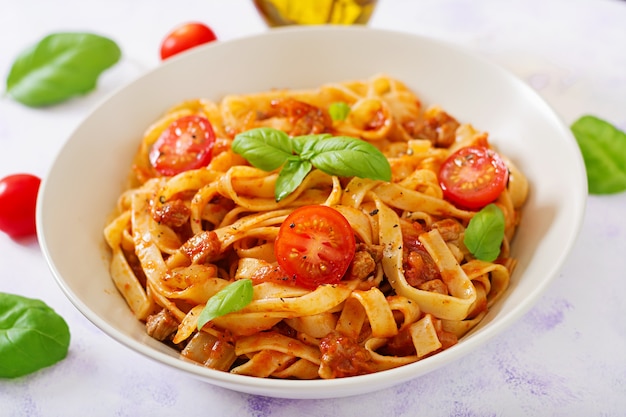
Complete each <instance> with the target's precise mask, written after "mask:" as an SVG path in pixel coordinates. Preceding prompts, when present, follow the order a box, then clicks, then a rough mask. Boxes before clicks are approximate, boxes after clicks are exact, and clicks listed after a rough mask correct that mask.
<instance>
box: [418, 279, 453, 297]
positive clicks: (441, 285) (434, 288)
mask: <svg viewBox="0 0 626 417" xmlns="http://www.w3.org/2000/svg"><path fill="white" fill-rule="evenodd" d="M417 288H419V289H420V290H423V291H430V292H436V293H438V294H446V295H447V294H448V286H447V285H446V283H445V282H443V281H442V280H440V279H431V280H430V281H426V282H424V283H422V284H420V285H418V286H417Z"/></svg>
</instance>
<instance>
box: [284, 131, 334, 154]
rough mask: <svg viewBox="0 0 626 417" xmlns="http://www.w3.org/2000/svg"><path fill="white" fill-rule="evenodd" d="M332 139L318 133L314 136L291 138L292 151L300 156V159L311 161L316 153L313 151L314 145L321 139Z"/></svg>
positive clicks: (326, 134)
mask: <svg viewBox="0 0 626 417" xmlns="http://www.w3.org/2000/svg"><path fill="white" fill-rule="evenodd" d="M330 137H332V135H331V134H329V133H319V134H316V135H302V136H295V137H293V138H291V142H292V143H293V151H294V152H295V153H296V154H297V155H300V158H302V159H307V160H308V159H311V158H312V157H313V156H314V155H315V154H316V153H317V152H316V151H315V146H316V143H317V142H319V141H320V140H323V139H328V138H330Z"/></svg>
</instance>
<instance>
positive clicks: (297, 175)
mask: <svg viewBox="0 0 626 417" xmlns="http://www.w3.org/2000/svg"><path fill="white" fill-rule="evenodd" d="M312 168H313V165H311V163H310V162H309V161H303V160H301V159H300V158H297V157H295V158H290V159H288V160H287V163H286V164H285V165H284V166H283V169H281V170H280V173H279V174H278V178H277V179H276V186H275V187H276V189H275V191H274V195H275V198H276V201H280V200H282V199H283V198H285V197H287V196H288V195H289V194H291V193H292V192H293V191H294V190H295V189H296V188H298V186H299V185H300V184H302V181H303V180H304V177H306V175H307V174H308V173H309V172H310V171H311V169H312Z"/></svg>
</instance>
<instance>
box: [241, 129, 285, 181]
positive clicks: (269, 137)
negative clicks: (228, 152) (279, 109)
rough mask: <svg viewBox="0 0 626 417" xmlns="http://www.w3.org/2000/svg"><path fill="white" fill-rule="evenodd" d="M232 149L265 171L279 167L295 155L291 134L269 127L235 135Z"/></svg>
mask: <svg viewBox="0 0 626 417" xmlns="http://www.w3.org/2000/svg"><path fill="white" fill-rule="evenodd" d="M231 149H232V150H233V152H235V153H237V154H239V155H241V156H243V157H244V158H246V159H247V160H248V162H250V164H252V166H254V167H256V168H259V169H262V170H263V171H273V170H275V169H277V168H279V167H280V166H281V165H283V164H284V163H285V161H287V158H289V157H291V156H292V155H293V144H292V141H291V139H290V138H289V135H287V134H286V133H285V132H283V131H282V130H278V129H273V128H269V127H259V128H256V129H250V130H248V131H245V132H242V133H239V134H238V135H237V136H235V140H234V141H233V143H232V147H231Z"/></svg>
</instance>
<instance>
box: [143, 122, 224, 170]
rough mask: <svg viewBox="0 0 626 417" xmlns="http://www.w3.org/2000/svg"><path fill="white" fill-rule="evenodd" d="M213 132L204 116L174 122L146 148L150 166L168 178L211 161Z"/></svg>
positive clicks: (213, 142)
mask: <svg viewBox="0 0 626 417" xmlns="http://www.w3.org/2000/svg"><path fill="white" fill-rule="evenodd" d="M214 145H215V133H214V132H213V127H212V126H211V122H209V120H208V119H207V118H206V117H203V116H197V115H191V116H184V117H181V118H180V119H178V120H176V121H174V122H173V123H172V124H171V125H169V126H168V128H167V129H165V130H164V131H163V133H161V136H159V138H158V139H157V140H156V142H155V143H154V145H152V148H151V149H150V154H149V156H148V157H149V159H150V163H151V164H152V166H153V167H154V168H155V169H156V170H157V171H158V172H159V173H160V174H161V175H164V176H172V175H176V174H179V173H181V172H183V171H188V170H190V169H197V168H200V167H203V166H206V165H207V164H208V163H209V162H211V157H212V156H213V146H214Z"/></svg>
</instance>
